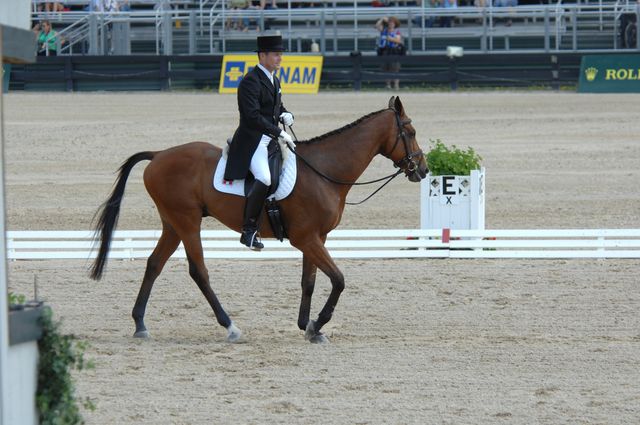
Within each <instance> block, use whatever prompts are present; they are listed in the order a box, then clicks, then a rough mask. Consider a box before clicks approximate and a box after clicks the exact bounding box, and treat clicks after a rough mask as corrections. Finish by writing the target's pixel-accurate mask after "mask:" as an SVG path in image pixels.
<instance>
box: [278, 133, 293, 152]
mask: <svg viewBox="0 0 640 425" xmlns="http://www.w3.org/2000/svg"><path fill="white" fill-rule="evenodd" d="M278 139H280V140H281V141H283V142H285V143H286V144H287V145H289V147H290V148H291V150H295V149H296V144H295V143H293V139H292V138H291V136H290V135H289V133H287V132H286V131H284V130H282V131H281V132H280V135H279V136H278Z"/></svg>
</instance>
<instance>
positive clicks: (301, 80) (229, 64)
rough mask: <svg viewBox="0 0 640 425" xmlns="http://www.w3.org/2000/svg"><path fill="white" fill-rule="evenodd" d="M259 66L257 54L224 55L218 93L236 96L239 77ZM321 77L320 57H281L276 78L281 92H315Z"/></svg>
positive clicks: (240, 78)
mask: <svg viewBox="0 0 640 425" xmlns="http://www.w3.org/2000/svg"><path fill="white" fill-rule="evenodd" d="M257 63H258V54H257V53H254V54H252V55H224V58H223V59H222V72H221V73H220V88H219V92H220V93H235V92H236V90H237V89H238V84H240V80H242V77H243V76H244V75H245V74H246V73H247V72H249V71H250V70H251V69H252V68H253V67H254V66H256V64H257ZM321 74H322V56H295V55H285V56H283V57H282V64H281V66H280V69H279V70H278V71H276V76H277V77H278V78H279V79H280V84H281V86H282V92H283V93H287V94H288V93H311V94H315V93H318V88H319V87H320V76H321Z"/></svg>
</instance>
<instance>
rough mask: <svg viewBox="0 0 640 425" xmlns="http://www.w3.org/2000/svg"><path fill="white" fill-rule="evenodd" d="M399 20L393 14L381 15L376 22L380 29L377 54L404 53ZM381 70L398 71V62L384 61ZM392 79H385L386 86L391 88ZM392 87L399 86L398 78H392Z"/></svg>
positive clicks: (391, 54)
mask: <svg viewBox="0 0 640 425" xmlns="http://www.w3.org/2000/svg"><path fill="white" fill-rule="evenodd" d="M399 27H400V21H399V20H398V18H396V17H395V16H390V17H388V18H387V17H386V16H385V17H383V18H381V19H379V20H378V22H376V28H377V30H378V31H380V36H379V38H378V45H377V53H378V56H400V55H403V54H404V51H405V50H404V43H403V41H402V33H401V32H400V29H399ZM382 70H383V71H385V72H388V73H398V72H400V62H398V61H386V62H384V63H383V64H382ZM391 82H392V80H387V81H386V83H387V84H386V88H387V89H391ZM393 83H394V89H395V90H398V89H399V88H400V80H399V79H397V78H396V79H393Z"/></svg>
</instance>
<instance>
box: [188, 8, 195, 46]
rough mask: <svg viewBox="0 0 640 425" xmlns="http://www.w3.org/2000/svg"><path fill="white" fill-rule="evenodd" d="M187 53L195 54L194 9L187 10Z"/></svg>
mask: <svg viewBox="0 0 640 425" xmlns="http://www.w3.org/2000/svg"><path fill="white" fill-rule="evenodd" d="M189 54H190V55H195V54H196V11H195V10H191V11H189Z"/></svg>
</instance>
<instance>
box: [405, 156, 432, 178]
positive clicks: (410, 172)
mask: <svg viewBox="0 0 640 425" xmlns="http://www.w3.org/2000/svg"><path fill="white" fill-rule="evenodd" d="M405 172H406V174H407V178H408V179H409V181H412V182H419V181H420V180H422V179H424V178H425V177H427V173H428V172H429V169H428V168H427V163H426V162H425V161H424V160H422V161H420V162H419V163H418V164H416V163H415V162H412V163H411V167H410V168H408V169H407V170H406V171H405Z"/></svg>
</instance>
